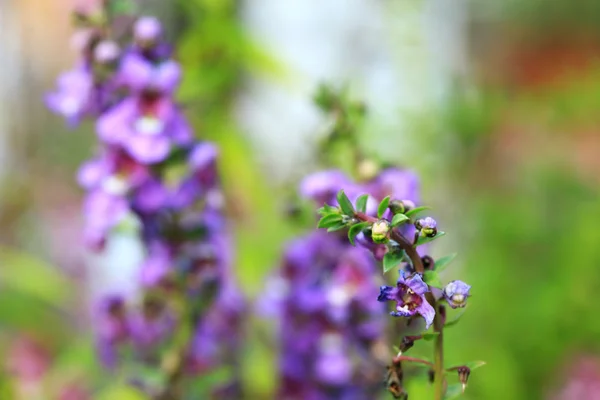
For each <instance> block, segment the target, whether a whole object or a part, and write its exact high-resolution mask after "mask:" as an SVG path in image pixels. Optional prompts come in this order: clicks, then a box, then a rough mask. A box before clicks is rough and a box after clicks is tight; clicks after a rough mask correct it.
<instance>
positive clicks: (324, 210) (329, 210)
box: [317, 204, 340, 215]
mask: <svg viewBox="0 0 600 400" xmlns="http://www.w3.org/2000/svg"><path fill="white" fill-rule="evenodd" d="M317 212H318V213H319V214H320V215H328V214H340V209H339V208H337V207H333V206H330V205H329V204H323V207H321V208H319V209H318V210H317Z"/></svg>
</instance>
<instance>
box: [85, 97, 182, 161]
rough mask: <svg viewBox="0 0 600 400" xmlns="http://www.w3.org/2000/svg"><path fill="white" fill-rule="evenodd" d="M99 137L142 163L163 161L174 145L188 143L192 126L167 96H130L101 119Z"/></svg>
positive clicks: (98, 125)
mask: <svg viewBox="0 0 600 400" xmlns="http://www.w3.org/2000/svg"><path fill="white" fill-rule="evenodd" d="M96 127H97V131H98V135H99V137H100V139H102V140H103V141H104V142H105V143H107V144H109V145H115V146H121V147H122V148H123V149H125V150H126V151H127V152H128V153H129V154H130V155H131V157H133V158H134V159H135V160H136V161H138V162H140V163H142V164H154V163H158V162H161V161H164V160H165V158H167V156H168V155H169V153H170V152H171V147H172V145H187V144H188V143H189V142H190V141H191V140H192V134H191V128H190V126H189V125H188V123H187V122H186V120H185V119H184V117H183V115H182V114H181V112H180V111H179V110H178V108H177V106H176V105H175V104H173V102H172V101H171V100H170V99H168V98H162V97H160V96H159V97H154V96H151V95H149V94H148V95H147V96H142V97H141V98H139V99H138V98H135V97H134V98H129V99H126V100H124V101H123V102H121V103H120V104H118V105H117V106H115V107H114V108H113V109H111V110H110V111H108V112H107V113H105V114H104V115H103V116H102V117H100V118H99V119H98V122H97V125H96Z"/></svg>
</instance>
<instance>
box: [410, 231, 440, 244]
mask: <svg viewBox="0 0 600 400" xmlns="http://www.w3.org/2000/svg"><path fill="white" fill-rule="evenodd" d="M445 234H446V232H444V231H438V233H437V235H435V236H433V237H427V236H420V237H419V240H417V246H420V245H422V244H425V243H429V242H431V241H432V240H435V239H437V238H440V237H442V236H444V235H445Z"/></svg>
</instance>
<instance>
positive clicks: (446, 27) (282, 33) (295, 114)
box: [237, 0, 467, 180]
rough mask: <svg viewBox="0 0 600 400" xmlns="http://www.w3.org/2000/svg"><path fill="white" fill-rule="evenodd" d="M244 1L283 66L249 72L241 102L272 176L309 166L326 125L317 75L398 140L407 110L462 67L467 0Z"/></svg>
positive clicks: (250, 22) (252, 24) (443, 87)
mask: <svg viewBox="0 0 600 400" xmlns="http://www.w3.org/2000/svg"><path fill="white" fill-rule="evenodd" d="M242 10H243V14H242V15H243V18H244V21H245V22H246V25H247V28H248V30H249V33H250V35H251V37H252V38H253V39H254V40H256V41H257V42H258V43H259V45H260V46H262V47H264V49H265V50H266V51H267V52H268V53H269V54H271V55H274V56H275V57H276V60H277V61H279V62H280V63H282V64H283V66H284V67H285V70H286V73H285V74H284V75H285V76H284V77H281V78H279V79H273V78H272V77H268V76H267V77H256V76H255V77H252V78H250V79H249V82H248V85H247V90H246V91H244V92H243V93H242V94H241V96H240V99H239V102H238V110H237V111H238V116H239V118H240V121H241V124H242V126H243V127H244V129H245V130H246V131H248V132H249V134H250V136H251V138H252V139H253V143H254V146H255V149H256V150H257V151H258V153H259V154H258V155H259V157H258V158H259V159H260V160H261V162H262V163H263V164H264V165H263V167H264V169H265V170H266V171H268V172H269V173H270V174H271V176H272V178H274V179H275V180H284V179H286V178H289V177H290V176H291V177H298V172H297V170H298V166H299V165H300V166H303V167H301V169H302V171H300V173H304V172H306V170H310V164H311V162H312V161H313V160H312V158H311V150H312V149H313V147H312V146H314V142H315V140H316V137H317V136H318V135H319V132H320V131H321V130H322V129H323V126H322V124H323V119H322V116H321V115H320V113H319V111H318V110H317V109H316V108H315V107H314V106H313V104H312V102H311V96H312V94H313V93H314V92H315V89H316V88H317V86H318V84H319V83H321V82H326V83H330V84H334V85H337V86H342V85H347V86H348V87H349V88H350V92H351V93H352V94H353V95H354V96H356V98H358V99H363V100H364V101H365V103H366V104H367V105H368V107H369V110H370V111H369V112H370V116H371V117H370V125H371V127H372V128H373V131H377V132H378V134H377V135H378V136H379V137H381V136H385V137H387V138H388V139H390V140H391V141H392V143H398V142H402V141H403V140H404V139H406V140H410V139H409V138H410V134H411V133H410V132H408V128H407V126H406V121H405V119H404V117H403V116H404V115H406V114H411V113H415V112H417V113H418V112H421V111H423V110H425V109H426V108H427V107H430V106H431V105H432V104H435V103H436V102H438V101H443V99H444V96H445V93H447V90H448V88H449V85H450V84H451V82H452V80H453V78H454V77H456V76H465V75H466V65H467V63H466V57H467V53H466V46H465V32H464V29H465V28H464V26H465V18H466V15H465V13H466V4H465V2H464V0H411V1H408V0H327V1H320V0H286V1H281V0H245V1H244V2H243V6H242ZM375 128H376V129H375ZM383 150H384V151H385V149H383ZM393 151H394V149H388V152H389V154H386V155H384V156H387V157H388V158H389V157H393V156H394V154H393Z"/></svg>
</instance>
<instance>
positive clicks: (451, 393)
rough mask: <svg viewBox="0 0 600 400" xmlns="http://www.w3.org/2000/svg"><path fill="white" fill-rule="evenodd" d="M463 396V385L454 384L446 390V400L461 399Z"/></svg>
mask: <svg viewBox="0 0 600 400" xmlns="http://www.w3.org/2000/svg"><path fill="white" fill-rule="evenodd" d="M462 394H463V387H462V383H453V384H452V385H448V389H446V394H445V395H444V400H452V399H456V398H457V397H460V396H461V395H462Z"/></svg>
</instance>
